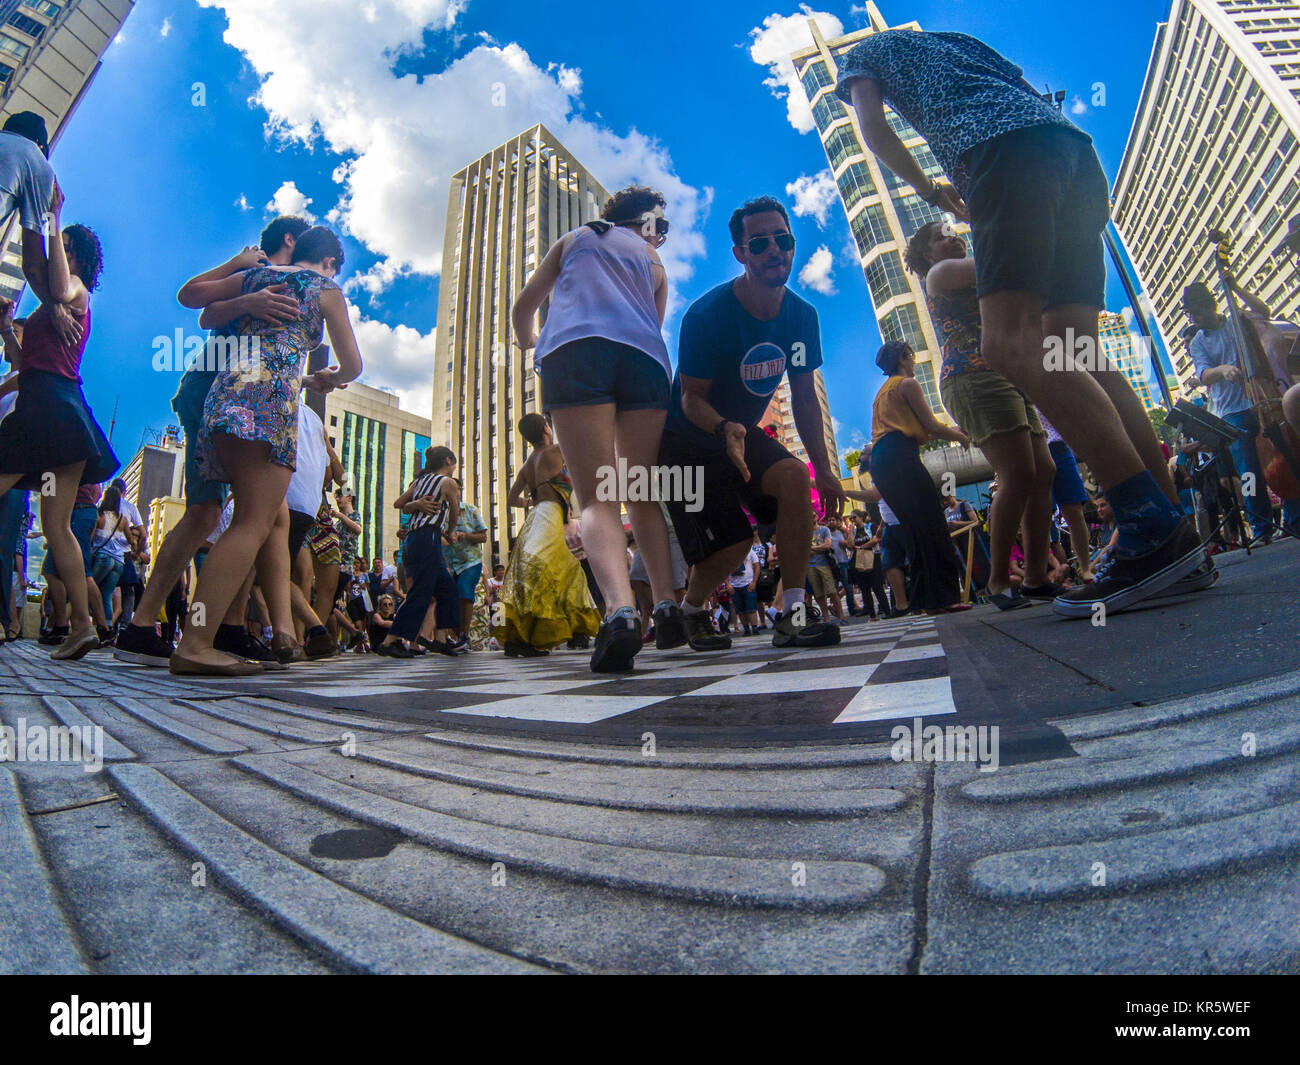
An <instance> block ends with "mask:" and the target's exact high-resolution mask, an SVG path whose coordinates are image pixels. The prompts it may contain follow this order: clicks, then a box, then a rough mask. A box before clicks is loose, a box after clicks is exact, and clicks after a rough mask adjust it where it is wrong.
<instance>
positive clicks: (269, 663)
mask: <svg viewBox="0 0 1300 1065" xmlns="http://www.w3.org/2000/svg"><path fill="white" fill-rule="evenodd" d="M124 635H125V634H124ZM121 640H122V637H121V636H119V637H118V642H119V643H121ZM212 646H213V647H215V648H216V649H217V650H218V651H224V652H225V653H226V654H228V655H234V656H235V657H236V658H246V659H248V660H249V661H250V662H258V663H260V664H261V666H262V668H263V669H266V670H272V671H274V670H284V669H288V668H289V667H288V666H287V665H285V664H284V663H282V662H281V661H280V660H279V659H278V658H276V657H275V654H274V653H273V652H272V651H271V649H270V648H269V647H267V646H266V644H264V643H263V642H262V641H261V640H259V639H258V638H257V637H256V636H254V635H253V634H252V633H251V632H249V631H248V630H247V629H246V628H244V626H243V625H219V626H218V627H217V635H216V636H215V637H213V639H212Z"/></svg>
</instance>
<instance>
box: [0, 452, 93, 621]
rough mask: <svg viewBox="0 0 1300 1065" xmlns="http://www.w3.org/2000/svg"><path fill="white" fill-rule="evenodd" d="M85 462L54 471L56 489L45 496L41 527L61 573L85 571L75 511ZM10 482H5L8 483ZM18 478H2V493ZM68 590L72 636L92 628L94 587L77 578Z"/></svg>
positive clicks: (70, 581) (69, 581)
mask: <svg viewBox="0 0 1300 1065" xmlns="http://www.w3.org/2000/svg"><path fill="white" fill-rule="evenodd" d="M85 465H86V464H85V463H84V462H78V463H76V464H75V465H73V466H64V467H62V468H61V469H57V470H55V471H53V472H54V492H53V494H51V495H42V496H41V528H42V529H44V530H45V542H46V544H48V545H49V551H50V554H51V555H52V556H53V557H54V565H55V568H56V569H58V571H59V572H60V573H64V574H74V573H84V572H85V570H86V564H85V559H83V558H82V555H81V545H80V544H78V543H77V538H76V537H75V536H73V535H72V510H73V507H74V506H75V505H76V501H77V488H78V487H79V486H80V484H81V471H82V469H83V468H84V467H85ZM6 481H7V482H8V483H5V482H6ZM17 481H18V477H16V476H15V477H13V478H4V479H0V485H3V487H2V488H0V492H7V491H8V490H9V489H10V488H12V487H13V485H14V484H15V483H16V482H17ZM64 585H65V587H66V588H67V592H68V625H69V627H70V633H69V638H71V636H72V635H73V634H75V633H78V632H80V631H82V630H83V629H86V628H89V627H90V625H91V619H90V590H89V587H88V585H87V582H86V581H81V580H77V579H75V578H73V579H71V580H67V581H65V582H64Z"/></svg>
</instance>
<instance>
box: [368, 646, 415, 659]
mask: <svg viewBox="0 0 1300 1065" xmlns="http://www.w3.org/2000/svg"><path fill="white" fill-rule="evenodd" d="M375 654H377V655H383V656H384V657H385V658H414V657H415V655H413V654H411V652H410V651H408V650H407V649H406V648H405V647H403V646H402V645H401V644H400V643H389V644H383V643H381V644H380V645H379V646H378V647H376V648H375Z"/></svg>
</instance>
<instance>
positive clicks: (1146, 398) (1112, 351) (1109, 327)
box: [1097, 311, 1160, 410]
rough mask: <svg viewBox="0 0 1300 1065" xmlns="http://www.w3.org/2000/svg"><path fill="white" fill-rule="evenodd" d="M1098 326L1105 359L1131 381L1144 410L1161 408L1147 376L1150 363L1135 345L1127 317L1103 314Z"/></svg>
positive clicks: (1140, 348) (1107, 312)
mask: <svg viewBox="0 0 1300 1065" xmlns="http://www.w3.org/2000/svg"><path fill="white" fill-rule="evenodd" d="M1097 324H1098V336H1099V338H1100V339H1101V354H1102V357H1103V358H1104V359H1105V360H1106V361H1107V362H1108V363H1109V364H1111V365H1113V366H1116V367H1117V368H1118V369H1119V371H1120V373H1122V374H1123V375H1124V376H1125V378H1127V379H1128V383H1129V384H1131V385H1132V386H1133V391H1134V392H1136V393H1137V394H1138V399H1140V400H1141V401H1142V406H1143V407H1145V408H1146V409H1147V410H1154V409H1155V408H1156V407H1159V406H1160V403H1159V402H1157V401H1156V398H1155V396H1154V395H1153V394H1152V392H1151V380H1150V378H1149V377H1148V376H1147V368H1148V365H1149V363H1150V360H1149V359H1148V358H1146V357H1145V356H1144V355H1143V349H1142V347H1141V345H1139V344H1136V343H1134V339H1133V333H1132V332H1131V331H1130V330H1129V327H1128V323H1127V322H1126V321H1125V320H1124V316H1123V315H1122V314H1112V313H1111V312H1110V311H1102V312H1101V318H1100V320H1099V321H1098V323H1097Z"/></svg>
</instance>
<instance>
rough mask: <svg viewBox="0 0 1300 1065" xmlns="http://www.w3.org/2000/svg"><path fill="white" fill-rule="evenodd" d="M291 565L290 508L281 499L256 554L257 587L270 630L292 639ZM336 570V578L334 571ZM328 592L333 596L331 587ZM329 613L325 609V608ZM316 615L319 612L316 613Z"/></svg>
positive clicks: (332, 587)
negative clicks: (268, 617)
mask: <svg viewBox="0 0 1300 1065" xmlns="http://www.w3.org/2000/svg"><path fill="white" fill-rule="evenodd" d="M291 565H292V564H291V562H290V560H289V507H288V505H287V504H286V503H285V502H284V499H283V497H281V500H280V506H279V507H278V508H277V510H276V513H275V523H274V524H273V525H272V526H271V531H270V533H269V534H268V535H267V537H266V540H265V542H264V543H263V544H262V546H261V548H260V549H259V550H258V552H257V586H258V588H260V589H261V591H262V598H263V600H264V601H265V605H266V612H267V614H268V615H269V616H270V619H271V629H272V631H273V632H275V633H276V634H277V635H279V634H283V635H286V636H294V635H295V633H294V625H293V605H292V604H293V600H292V598H291V596H290V594H289V581H290V576H289V575H290V570H291ZM334 568H335V571H336V579H337V569H338V567H337V566H336V567H334ZM329 592H330V594H331V595H332V594H333V592H334V586H333V585H331V586H330V588H329ZM326 610H327V611H328V606H327V607H326ZM317 613H320V612H319V611H317Z"/></svg>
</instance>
